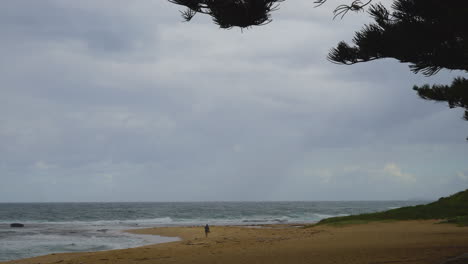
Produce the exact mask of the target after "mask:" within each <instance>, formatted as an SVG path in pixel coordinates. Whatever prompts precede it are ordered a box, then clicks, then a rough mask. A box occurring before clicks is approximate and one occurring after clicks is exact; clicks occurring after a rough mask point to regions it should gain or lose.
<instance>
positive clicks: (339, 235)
mask: <svg viewBox="0 0 468 264" xmlns="http://www.w3.org/2000/svg"><path fill="white" fill-rule="evenodd" d="M129 232H133V233H138V234H154V235H162V236H171V237H180V238H181V239H182V240H181V241H177V242H171V243H165V244H156V245H150V246H143V247H138V248H132V249H123V250H112V251H102V252H91V253H65V254H52V255H47V256H41V257H35V258H30V259H22V260H15V261H10V262H3V263H18V264H19V263H21V264H29V263H31V264H33V263H34V264H39V263H40V264H52V263H63V264H65V263H70V264H71V263H73V264H86V263H96V264H108V263H122V264H124V263H125V264H129V263H135V264H140V263H141V264H147V263H200V264H201V263H228V264H229V263H268V264H274V263H320V264H327V263H336V264H340V263H347V264H379V263H382V264H384V263H408V264H432V263H433V264H440V263H444V262H445V261H447V260H448V259H450V258H453V257H456V256H460V255H462V254H464V253H468V228H466V227H457V226H454V225H449V224H438V221H435V220H433V221H401V222H384V223H369V224H360V225H350V226H343V227H334V226H316V227H312V228H306V229H305V228H302V227H298V226H294V225H282V226H281V225H277V226H264V227H259V226H256V227H239V226H212V227H211V233H210V235H209V237H208V238H205V235H204V232H203V227H167V228H151V229H138V230H130V231H129ZM457 263H464V262H457Z"/></svg>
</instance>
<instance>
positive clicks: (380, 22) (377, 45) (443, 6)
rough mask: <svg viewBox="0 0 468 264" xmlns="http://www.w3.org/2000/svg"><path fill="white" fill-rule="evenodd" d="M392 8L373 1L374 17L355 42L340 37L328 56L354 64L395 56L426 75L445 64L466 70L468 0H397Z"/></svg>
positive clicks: (467, 64) (371, 11) (412, 68)
mask: <svg viewBox="0 0 468 264" xmlns="http://www.w3.org/2000/svg"><path fill="white" fill-rule="evenodd" d="M392 9H393V12H390V11H389V10H388V9H387V8H385V7H384V6H383V5H382V4H376V5H372V7H371V8H370V9H369V13H370V14H371V16H372V17H373V18H374V20H375V23H373V24H370V25H366V26H365V27H364V29H362V30H361V31H359V32H357V33H356V35H355V37H354V39H353V43H354V44H355V45H354V46H350V45H349V44H347V43H346V42H343V41H342V42H340V43H339V44H338V46H337V47H336V48H334V49H332V51H331V52H330V54H329V56H328V58H329V60H331V61H333V62H336V63H342V64H354V63H358V62H366V61H371V60H375V59H381V58H395V59H397V60H399V61H401V62H409V63H410V68H411V70H412V71H414V72H416V73H417V72H422V73H423V74H425V75H432V74H435V73H437V72H438V71H439V70H441V69H443V68H446V69H450V70H465V71H466V70H468V42H467V40H468V1H447V0H396V1H395V2H394V3H393V5H392Z"/></svg>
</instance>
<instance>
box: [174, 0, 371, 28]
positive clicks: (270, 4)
mask: <svg viewBox="0 0 468 264" xmlns="http://www.w3.org/2000/svg"><path fill="white" fill-rule="evenodd" d="M168 1H169V2H171V3H174V4H177V5H181V6H185V7H186V8H187V9H186V10H185V11H181V13H182V17H183V18H184V20H185V21H187V22H188V21H190V20H192V18H193V17H194V16H195V15H196V14H197V13H201V14H207V15H210V16H211V17H212V19H213V22H214V23H215V24H217V25H219V27H220V28H225V29H229V28H232V27H240V28H241V29H242V28H248V27H252V26H262V25H265V24H268V23H270V22H271V21H272V19H271V12H272V11H275V10H277V9H278V7H279V3H280V2H283V1H284V0H168ZM325 2H327V0H314V3H315V4H317V6H321V5H323V4H324V3H325ZM371 2H372V0H368V1H367V2H365V3H363V2H361V1H360V0H354V1H353V2H351V4H350V5H345V4H342V5H339V6H338V7H337V8H336V9H335V10H334V11H333V13H334V18H336V17H338V16H340V17H341V18H343V17H344V16H345V15H346V14H347V13H348V12H349V11H355V12H356V11H361V10H364V8H365V7H366V6H367V5H369V4H370V3H371Z"/></svg>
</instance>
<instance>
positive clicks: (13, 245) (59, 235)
mask: <svg viewBox="0 0 468 264" xmlns="http://www.w3.org/2000/svg"><path fill="white" fill-rule="evenodd" d="M109 228H110V229H101V230H96V229H95V228H94V229H92V228H86V226H82V225H75V226H71V228H68V227H67V225H42V226H41V227H32V228H27V227H26V228H22V229H15V232H14V233H11V232H8V233H7V232H5V229H0V231H1V232H3V234H7V237H3V239H0V261H6V260H13V259H19V258H27V257H33V256H39V255H45V254H51V253H61V252H83V251H101V250H111V249H123V248H132V247H138V246H143V245H148V244H157V243H165V242H172V241H177V240H179V239H178V238H173V237H161V236H153V235H136V234H130V233H125V232H122V231H121V230H120V229H112V228H111V227H109ZM104 230H105V231H104Z"/></svg>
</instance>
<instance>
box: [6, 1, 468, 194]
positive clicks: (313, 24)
mask: <svg viewBox="0 0 468 264" xmlns="http://www.w3.org/2000/svg"><path fill="white" fill-rule="evenodd" d="M0 7H1V8H0V20H1V23H0V33H1V38H2V39H1V42H2V45H1V48H0V54H1V55H2V58H3V59H2V61H1V62H0V68H1V71H0V72H1V73H0V77H1V80H2V87H1V88H0V89H1V90H0V91H1V97H0V102H1V103H0V107H1V112H0V122H1V123H0V175H1V176H0V180H1V184H0V202H68V201H77V202H78V201H81V202H86V201H106V202H107V201H247V200H249V201H253V200H261V201H270V200H276V201H278V200H288V201H291V200H406V199H435V198H438V197H441V196H447V195H450V194H452V193H455V192H458V191H462V190H464V189H466V188H468V165H467V164H468V163H467V162H466V158H467V157H468V143H467V142H466V140H465V138H466V137H467V136H468V122H466V121H463V120H462V118H461V117H462V115H463V111H462V109H449V107H448V106H447V105H446V104H444V103H434V102H429V101H424V100H422V99H420V98H419V97H418V96H417V94H416V92H415V91H413V90H412V87H413V85H421V84H426V83H428V84H433V83H440V84H448V83H450V82H451V81H452V79H453V77H455V76H466V72H461V71H441V72H440V73H439V74H437V75H435V76H432V77H424V76H422V75H419V74H418V75H417V74H413V73H411V72H410V70H409V68H408V65H407V64H402V63H399V62H397V61H395V60H391V59H385V60H379V61H374V62H369V63H364V64H357V65H353V66H343V65H336V64H333V63H330V62H328V61H327V60H326V56H327V52H328V51H329V50H330V49H331V48H332V47H333V46H334V45H336V44H337V43H338V42H339V41H341V40H346V41H349V40H351V39H352V36H353V34H354V32H355V31H356V30H359V29H360V28H361V27H362V25H363V23H365V22H366V21H368V18H367V15H366V14H365V13H359V14H349V15H347V16H346V17H345V18H344V19H343V20H339V19H336V20H332V17H333V15H332V10H333V8H334V5H333V3H327V4H326V5H323V6H321V7H320V8H314V5H313V2H312V1H307V0H297V1H285V2H283V3H282V4H281V6H280V9H279V10H277V11H275V12H274V13H273V22H272V23H270V24H268V25H265V26H261V27H253V28H250V29H248V30H244V31H243V32H241V31H240V30H239V29H231V30H222V29H219V28H218V27H217V26H216V25H214V24H213V23H212V22H211V21H210V18H209V17H206V16H203V15H197V16H195V18H194V19H193V21H192V22H190V23H185V22H182V18H181V17H180V13H179V11H178V10H182V8H181V7H180V6H177V5H174V4H171V3H169V2H168V1H161V0H141V1H136V2H130V1H124V0H118V1H115V0H112V1H111V0H98V1H95V0H84V1H61V0H60V1H59V0H43V1H27V0H24V1H23V0H22V1H14V0H7V1H2V2H1V3H0Z"/></svg>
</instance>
